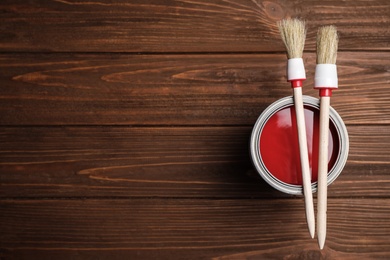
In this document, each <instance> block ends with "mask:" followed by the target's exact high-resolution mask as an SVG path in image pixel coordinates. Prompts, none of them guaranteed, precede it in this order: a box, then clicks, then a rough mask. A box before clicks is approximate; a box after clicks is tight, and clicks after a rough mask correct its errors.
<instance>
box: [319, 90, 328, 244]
mask: <svg viewBox="0 0 390 260" xmlns="http://www.w3.org/2000/svg"><path fill="white" fill-rule="evenodd" d="M329 107H330V97H326V96H324V97H321V104H320V137H319V151H318V195H317V236H318V245H319V246H320V249H323V248H324V245H325V238H326V207H327V193H328V191H327V188H328V186H327V185H328V142H329V141H328V138H329V137H328V135H329Z"/></svg>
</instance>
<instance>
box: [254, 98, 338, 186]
mask: <svg viewBox="0 0 390 260" xmlns="http://www.w3.org/2000/svg"><path fill="white" fill-rule="evenodd" d="M304 113H305V123H306V137H307V145H308V152H309V163H310V168H311V173H312V182H313V183H314V182H316V181H317V168H318V139H319V138H318V137H319V127H318V126H319V109H318V108H317V107H312V106H309V105H305V106H304ZM258 145H259V151H260V157H261V160H262V162H263V165H264V166H265V167H266V168H267V170H268V171H269V173H271V174H272V175H273V177H274V178H275V179H276V180H277V181H278V182H282V183H285V184H287V185H293V186H295V185H299V186H301V185H302V174H301V165H300V157H299V146H298V133H297V126H296V118H295V108H294V105H293V104H290V105H288V106H286V107H283V108H281V109H279V110H278V111H276V112H275V113H273V114H272V115H271V116H270V117H268V119H267V122H266V123H265V124H264V127H263V129H262V130H261V133H260V138H259V143H258ZM328 150H329V154H328V160H329V161H328V162H329V163H328V171H330V170H331V169H332V168H333V166H334V165H335V163H336V161H337V157H338V155H339V152H340V140H339V135H338V133H337V130H336V127H335V125H334V123H333V122H332V120H330V122H329V149H328Z"/></svg>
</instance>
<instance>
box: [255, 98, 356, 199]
mask: <svg viewBox="0 0 390 260" xmlns="http://www.w3.org/2000/svg"><path fill="white" fill-rule="evenodd" d="M303 103H304V105H306V106H309V107H313V108H316V109H318V110H319V109H320V100H319V99H318V98H314V97H311V96H305V95H304V96H303ZM291 105H294V100H293V97H292V96H288V97H284V98H281V99H279V100H277V101H275V102H274V103H272V104H271V105H269V106H268V107H267V108H266V109H265V110H264V111H263V112H262V113H261V115H260V116H259V117H258V119H257V121H256V123H255V125H254V127H253V130H252V134H251V139H250V154H251V157H252V162H253V164H254V166H255V168H256V170H257V172H258V173H259V174H260V176H261V177H262V178H263V179H264V180H265V181H266V182H267V183H268V184H269V185H271V186H272V187H274V188H275V189H277V190H279V191H281V192H284V193H288V194H293V195H302V194H303V193H302V192H303V189H302V185H292V184H288V183H285V182H283V181H281V180H279V179H277V178H276V177H274V176H273V175H272V173H271V172H269V171H268V169H267V168H266V166H265V165H264V163H263V161H262V159H261V154H260V147H259V145H258V144H259V141H260V140H259V139H260V134H261V131H262V129H263V128H264V126H265V124H266V123H267V122H268V120H269V118H270V117H271V116H273V115H274V114H275V113H276V112H278V111H280V110H281V109H283V108H286V107H289V106H291ZM329 118H330V120H331V121H332V123H333V124H334V126H335V128H336V132H337V135H338V139H339V141H340V143H339V153H338V156H337V159H336V162H335V164H334V165H333V167H332V169H331V170H330V171H329V172H328V179H327V184H328V185H330V184H331V183H333V182H334V180H335V179H337V177H338V176H339V175H340V174H341V172H342V170H343V169H344V166H345V164H346V162H347V159H348V153H349V137H348V131H347V128H346V126H345V124H344V122H343V120H342V118H341V117H340V115H339V114H338V113H337V111H336V110H335V109H334V108H333V107H330V110H329ZM311 188H312V192H316V190H317V182H313V183H312V185H311Z"/></svg>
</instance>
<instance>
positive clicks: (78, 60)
mask: <svg viewBox="0 0 390 260" xmlns="http://www.w3.org/2000/svg"><path fill="white" fill-rule="evenodd" d="M389 13H390V4H389V2H388V1H385V0H371V1H370V0H361V1H354V0H346V1H334V0H324V1H311V0H299V1H287V0H269V1H260V0H252V1H240V0H191V1H189V0H176V1H167V0H149V1H141V0H132V1H128V0H112V1H102V0H95V1H86V0H49V1H39V0H30V1H22V0H13V1H11V0H3V1H1V2H0V14H1V15H0V259H18V260H20V259H29V260H30V259H39V260H42V259H110V260H112V259H170V260H171V259H351V260H352V259H353V260H355V259H390V248H389V244H390V242H389V241H390V240H389V238H390V219H389V217H388V216H389V214H390V199H389V198H390V196H389V190H390V174H389V169H390V168H389V162H390V149H389V147H390V132H389V125H390V84H389V83H390V82H389V75H390V73H389V71H390V64H389V60H390V52H389V50H390V48H389V42H390V31H389V29H388V28H389V25H390V16H389ZM288 17H300V18H303V19H304V20H306V21H307V24H308V35H307V42H306V45H305V52H304V56H303V58H304V61H305V66H306V70H307V77H308V79H307V80H306V82H305V83H304V85H305V87H304V88H303V91H304V92H303V94H305V95H311V96H315V97H318V93H317V91H315V90H313V89H312V86H313V76H314V65H315V63H316V62H315V54H314V50H315V41H314V39H315V35H316V31H317V28H318V27H319V26H321V25H325V24H334V25H336V26H337V27H338V31H339V32H340V46H339V50H340V52H339V54H338V60H337V63H338V72H339V90H337V91H335V92H334V95H333V97H332V101H331V105H332V106H333V107H334V108H335V109H336V110H337V112H338V113H339V114H340V115H341V117H342V118H343V120H344V121H345V123H346V124H347V128H348V132H349V137H350V154H349V158H348V161H347V164H346V167H345V168H344V170H343V172H342V174H341V175H340V176H339V177H338V178H337V179H336V181H335V182H334V183H333V184H332V185H331V186H329V190H328V195H329V200H328V232H327V241H326V246H325V249H324V250H323V251H319V250H318V246H317V243H316V240H312V239H310V237H309V233H308V232H307V229H306V222H305V211H304V201H303V198H302V196H289V195H286V194H283V193H281V192H279V191H276V190H275V189H273V188H271V187H270V186H269V185H268V184H266V183H265V182H264V181H263V180H262V179H261V178H260V177H259V175H258V174H257V173H256V172H255V170H254V168H253V166H252V164H251V161H250V156H249V152H248V141H249V137H250V134H251V130H252V126H253V125H254V123H255V121H256V119H257V117H258V116H259V114H260V113H261V112H262V111H263V110H264V109H265V108H266V107H267V106H268V105H270V104H271V103H272V102H274V101H276V100H278V99H280V98H282V97H285V96H289V95H291V94H292V90H291V88H290V86H289V84H288V83H287V82H286V77H285V66H286V56H285V51H284V46H283V43H282V41H281V39H280V37H279V33H278V30H277V28H276V21H278V20H280V19H282V18H288Z"/></svg>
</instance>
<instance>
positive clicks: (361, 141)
mask: <svg viewBox="0 0 390 260" xmlns="http://www.w3.org/2000/svg"><path fill="white" fill-rule="evenodd" d="M348 130H349V135H350V155H349V158H348V162H347V165H346V167H345V169H344V171H343V172H342V174H341V175H340V176H339V178H338V179H337V180H336V181H335V182H334V183H333V184H332V185H331V186H330V187H329V196H330V197H385V198H387V197H388V196H389V194H388V191H389V189H390V175H389V161H390V160H389V158H390V150H389V149H388V148H389V147H390V132H389V131H388V126H387V125H383V126H382V125H378V126H350V127H348ZM250 134H251V127H153V128H145V127H140V128H137V127H50V128H48V127H16V128H12V127H10V128H8V127H2V128H0V145H1V151H0V187H1V188H0V197H2V198H37V197H38V198H47V197H49V198H67V197H72V198H88V197H89V198H93V197H99V198H107V197H110V198H112V197H115V198H116V197H118V198H131V197H136V198H140V197H142V198H145V197H161V198H271V197H289V196H288V195H286V194H283V193H281V192H279V191H277V190H274V189H273V188H271V187H270V186H269V185H268V184H266V183H265V182H264V181H263V179H261V178H260V177H259V175H258V174H257V173H256V172H255V170H254V168H253V166H252V164H251V161H250V155H249V152H248V150H249V149H248V141H249V138H250Z"/></svg>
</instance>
